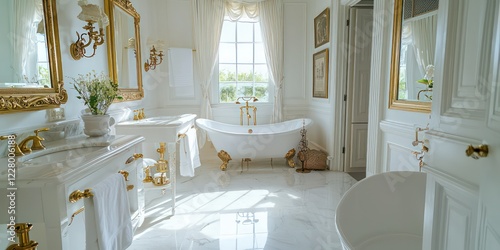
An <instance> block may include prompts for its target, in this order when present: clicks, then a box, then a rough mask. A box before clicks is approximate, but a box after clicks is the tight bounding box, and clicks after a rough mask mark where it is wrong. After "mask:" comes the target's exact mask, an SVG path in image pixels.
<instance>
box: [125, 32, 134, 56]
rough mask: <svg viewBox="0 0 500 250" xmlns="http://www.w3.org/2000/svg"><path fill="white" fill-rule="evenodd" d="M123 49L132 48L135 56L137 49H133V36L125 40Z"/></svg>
mask: <svg viewBox="0 0 500 250" xmlns="http://www.w3.org/2000/svg"><path fill="white" fill-rule="evenodd" d="M124 49H125V50H129V49H131V50H134V56H135V57H137V51H136V50H135V38H133V37H131V38H129V39H128V40H127V46H125V47H124Z"/></svg>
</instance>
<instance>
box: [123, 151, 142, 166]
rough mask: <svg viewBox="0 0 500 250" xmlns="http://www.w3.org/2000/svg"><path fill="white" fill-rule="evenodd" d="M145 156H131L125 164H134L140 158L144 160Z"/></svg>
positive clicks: (138, 154) (137, 154)
mask: <svg viewBox="0 0 500 250" xmlns="http://www.w3.org/2000/svg"><path fill="white" fill-rule="evenodd" d="M143 157H144V155H142V154H140V153H136V154H134V155H132V156H130V157H129V158H128V159H127V160H126V161H125V164H130V163H132V162H134V161H135V160H137V159H140V158H143Z"/></svg>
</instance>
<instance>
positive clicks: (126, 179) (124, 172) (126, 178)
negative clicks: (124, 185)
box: [118, 170, 129, 181]
mask: <svg viewBox="0 0 500 250" xmlns="http://www.w3.org/2000/svg"><path fill="white" fill-rule="evenodd" d="M118 173H119V174H122V175H123V178H125V181H128V176H129V173H128V171H126V170H120V171H118Z"/></svg>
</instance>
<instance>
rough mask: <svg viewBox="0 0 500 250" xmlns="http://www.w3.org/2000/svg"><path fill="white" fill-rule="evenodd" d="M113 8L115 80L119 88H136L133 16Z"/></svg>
mask: <svg viewBox="0 0 500 250" xmlns="http://www.w3.org/2000/svg"><path fill="white" fill-rule="evenodd" d="M114 9H115V11H114V14H115V15H114V25H115V37H116V39H115V43H116V44H115V45H116V49H117V51H116V62H117V69H116V70H117V76H118V79H117V80H118V82H119V83H120V88H138V86H137V67H136V65H137V64H136V53H137V50H136V48H135V44H136V43H135V24H134V17H132V16H130V15H129V14H127V13H126V12H125V11H123V10H122V9H120V8H119V7H116V6H115V8H114ZM118 50H120V51H118Z"/></svg>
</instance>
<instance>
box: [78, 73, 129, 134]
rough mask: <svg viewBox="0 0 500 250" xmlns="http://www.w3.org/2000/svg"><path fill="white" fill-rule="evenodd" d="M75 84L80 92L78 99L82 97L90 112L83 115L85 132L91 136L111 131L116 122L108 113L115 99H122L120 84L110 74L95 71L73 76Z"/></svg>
mask: <svg viewBox="0 0 500 250" xmlns="http://www.w3.org/2000/svg"><path fill="white" fill-rule="evenodd" d="M73 86H74V87H75V90H76V91H77V92H78V94H79V95H78V96H77V98H78V99H82V100H83V101H84V103H85V105H86V106H87V108H88V110H89V112H90V114H84V115H82V120H83V123H84V127H85V128H84V130H83V132H84V133H85V134H86V135H88V136H91V137H94V136H103V135H106V134H108V133H109V131H110V129H109V127H110V126H112V125H113V124H114V123H115V120H114V119H113V117H110V116H109V115H108V114H107V111H108V109H109V106H111V104H112V103H113V101H114V100H115V99H121V98H122V97H121V96H120V95H119V91H118V84H115V83H114V82H113V81H111V80H110V79H109V77H108V76H106V75H104V74H103V73H101V74H99V75H98V74H96V72H95V71H92V72H89V73H87V74H85V75H78V77H77V78H73Z"/></svg>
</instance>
